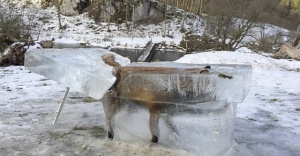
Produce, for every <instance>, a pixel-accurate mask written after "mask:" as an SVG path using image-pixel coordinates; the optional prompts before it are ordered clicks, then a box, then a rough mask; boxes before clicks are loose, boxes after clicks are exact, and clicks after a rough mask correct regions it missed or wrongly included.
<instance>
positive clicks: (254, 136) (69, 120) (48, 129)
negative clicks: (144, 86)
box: [0, 0, 300, 156]
mask: <svg viewBox="0 0 300 156" xmlns="http://www.w3.org/2000/svg"><path fill="white" fill-rule="evenodd" d="M4 1H5V0H1V2H4ZM11 2H22V3H18V5H19V6H22V4H26V3H25V0H21V1H19V0H18V1H16V0H12V1H11ZM37 2H38V1H37V0H35V1H34V4H35V6H38V3H37ZM6 5H7V4H6V3H3V5H2V6H3V7H5V6H6ZM20 11H21V10H20ZM22 11H23V14H24V15H28V17H29V16H30V15H35V16H34V18H35V19H44V20H37V21H35V23H34V24H35V25H36V27H35V28H36V29H40V30H41V34H38V33H37V31H32V33H33V38H34V39H36V38H38V37H39V40H49V39H52V38H54V39H55V41H56V42H62V43H72V44H78V43H90V44H91V45H96V46H101V47H108V46H110V47H113V46H125V45H127V47H143V46H145V44H146V43H147V42H148V41H149V40H152V41H153V42H160V41H165V42H167V43H174V44H178V43H179V41H181V39H182V36H183V35H182V34H181V33H180V31H179V30H180V24H177V23H178V22H177V21H175V22H173V23H172V24H171V27H172V29H173V30H172V36H173V38H169V37H161V35H162V34H163V24H162V23H161V24H159V25H150V26H143V25H140V26H139V27H138V28H137V29H136V30H135V34H134V38H133V39H132V38H131V33H130V32H127V31H126V27H125V26H121V27H120V31H119V30H117V26H116V25H112V26H111V28H110V29H111V30H112V32H110V33H108V32H107V31H106V30H107V26H106V23H100V24H96V23H95V22H94V21H93V20H91V19H89V18H88V17H87V15H86V14H83V15H79V16H74V17H67V16H62V21H63V25H66V27H67V28H66V30H63V31H58V29H57V17H56V16H53V14H55V13H56V10H55V8H54V7H53V8H49V9H46V10H41V9H37V8H35V7H32V8H24V10H22ZM25 19H28V18H25ZM191 22H192V21H189V20H187V21H186V24H188V23H191ZM76 23H77V24H76ZM194 24H195V25H196V26H193V28H192V29H194V31H195V33H197V32H198V33H201V32H203V27H201V26H197V24H199V25H201V20H199V23H194ZM187 28H188V26H187ZM278 29H279V28H274V29H272V28H271V27H270V28H268V29H267V30H266V32H267V33H272V32H274V33H275V32H277V30H278ZM176 62H181V63H221V64H251V65H252V66H253V78H252V86H251V89H250V92H249V93H248V96H247V97H246V99H245V101H244V102H243V103H239V104H238V106H237V119H236V129H235V133H234V135H235V141H236V145H235V146H234V148H233V149H232V150H231V153H227V155H228V156H231V155H236V156H240V155H242V156H256V155H261V156H269V155H270V156H282V155H284V156H297V155H299V153H300V115H299V114H300V105H299V104H300V98H299V95H300V81H299V80H300V72H299V71H300V62H299V61H295V60H275V59H272V58H269V57H266V56H263V55H259V54H256V53H253V52H252V51H251V50H249V49H245V48H241V49H239V50H237V51H236V52H227V51H222V52H213V51H212V52H205V53H197V54H190V55H186V56H184V57H182V58H181V59H179V60H177V61H176ZM64 89H65V86H63V85H61V84H58V83H57V82H54V81H51V80H49V79H47V78H45V77H43V76H40V75H37V74H35V73H31V72H30V71H28V70H25V69H24V67H22V66H19V67H16V66H10V67H0V99H1V100H0V114H1V117H0V119H1V120H0V155H112V156H119V155H164V156H166V155H167V156H168V155H173V156H177V155H178V156H181V155H192V154H191V153H187V152H186V151H181V150H180V149H167V148H164V147H163V146H161V145H160V144H159V143H158V144H150V143H145V142H136V143H125V142H118V141H114V140H113V141H111V140H109V139H107V138H106V133H105V130H104V126H105V123H104V111H103V108H102V105H101V101H98V100H94V99H91V98H89V97H86V96H84V95H82V94H80V93H76V92H72V89H71V93H70V94H69V96H68V98H67V101H66V104H65V106H64V109H63V111H62V114H61V116H60V118H59V120H58V123H57V124H56V125H52V121H53V119H54V112H55V111H56V110H57V108H58V105H59V102H60V100H61V97H62V96H63V94H64Z"/></svg>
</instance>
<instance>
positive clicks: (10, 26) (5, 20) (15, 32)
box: [0, 6, 26, 38]
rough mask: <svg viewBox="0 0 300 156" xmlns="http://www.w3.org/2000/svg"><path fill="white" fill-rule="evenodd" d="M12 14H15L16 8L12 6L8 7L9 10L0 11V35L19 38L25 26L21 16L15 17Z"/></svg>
mask: <svg viewBox="0 0 300 156" xmlns="http://www.w3.org/2000/svg"><path fill="white" fill-rule="evenodd" d="M14 12H16V8H14V7H13V6H10V8H9V10H4V9H1V10H0V34H9V35H10V36H11V37H14V38H21V35H22V34H23V30H25V27H26V26H25V24H24V21H23V19H22V17H21V15H16V14H14Z"/></svg>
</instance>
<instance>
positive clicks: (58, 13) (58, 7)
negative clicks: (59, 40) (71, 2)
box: [56, 0, 62, 30]
mask: <svg viewBox="0 0 300 156" xmlns="http://www.w3.org/2000/svg"><path fill="white" fill-rule="evenodd" d="M56 7H57V16H58V28H59V30H60V29H62V25H61V19H60V1H59V0H56Z"/></svg>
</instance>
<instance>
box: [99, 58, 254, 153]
mask: <svg viewBox="0 0 300 156" xmlns="http://www.w3.org/2000/svg"><path fill="white" fill-rule="evenodd" d="M208 66H209V67H208ZM153 67H157V69H158V70H154V69H153ZM134 68H136V69H134ZM204 68H205V70H207V71H208V73H207V72H203V69H204ZM160 69H163V70H160ZM251 77H252V67H251V66H249V65H223V64H181V63H173V62H153V63H130V64H128V65H127V66H125V67H124V68H123V72H121V81H120V86H119V88H118V92H117V95H118V98H120V99H121V104H120V105H119V106H117V107H118V108H117V109H115V110H114V115H113V118H112V120H111V123H112V127H113V133H114V139H117V140H122V141H128V142H136V141H144V142H150V140H152V139H151V136H152V133H151V128H149V127H151V124H150V121H151V119H150V114H152V113H157V114H158V115H159V120H158V121H159V122H158V130H155V134H159V136H158V138H159V139H158V143H159V144H161V145H163V146H164V147H168V148H174V149H182V150H186V151H188V152H190V153H193V154H195V155H203V156H221V155H224V153H227V152H229V151H230V150H229V149H230V148H231V147H232V146H233V145H234V139H233V132H234V126H235V115H236V104H237V103H239V102H243V100H244V98H245V97H246V95H247V93H248V91H249V89H250V86H251ZM137 94H138V96H137ZM149 95H150V97H151V98H152V99H153V100H152V102H153V103H154V104H152V103H151V102H150V103H149V102H148V101H147V100H149ZM149 104H150V105H149ZM104 107H107V103H106V102H104ZM151 108H154V109H152V111H151ZM153 110H155V111H154V112H153ZM105 112H106V114H109V113H112V111H111V110H110V111H109V110H108V109H105ZM108 126H109V125H108Z"/></svg>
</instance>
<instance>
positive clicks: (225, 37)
mask: <svg viewBox="0 0 300 156" xmlns="http://www.w3.org/2000/svg"><path fill="white" fill-rule="evenodd" d="M210 3H211V4H210V6H211V7H210V10H209V12H210V14H211V15H210V16H207V18H206V23H207V30H208V31H209V32H210V34H211V35H212V36H213V37H212V39H213V40H214V42H215V43H216V45H215V47H214V49H215V50H236V49H238V48H240V46H241V44H240V43H241V42H242V40H243V39H244V38H245V37H246V36H248V35H249V32H250V29H251V28H252V27H253V26H254V22H255V21H256V20H257V19H258V17H259V15H260V13H261V12H262V10H263V9H264V7H265V6H266V5H267V4H268V3H267V1H266V3H261V2H260V1H259V2H258V0H252V1H249V2H248V4H247V6H246V5H245V1H240V0H226V1H224V0H214V1H211V2H210ZM232 4H235V5H232ZM240 6H244V7H240ZM220 8H223V9H220ZM243 17H244V18H243Z"/></svg>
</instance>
